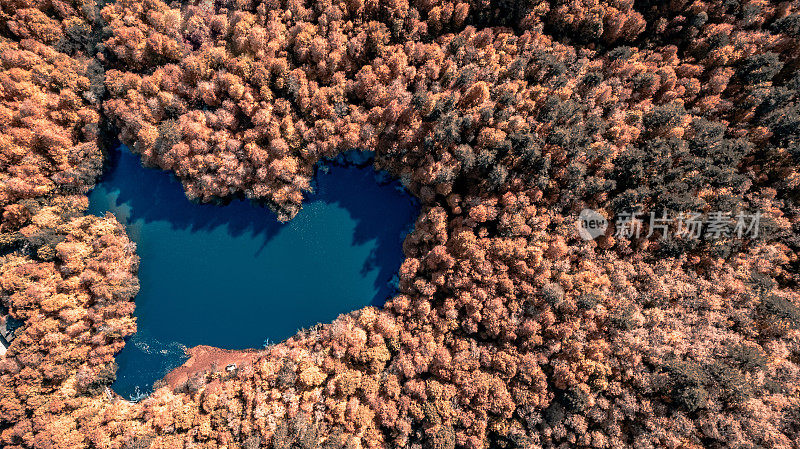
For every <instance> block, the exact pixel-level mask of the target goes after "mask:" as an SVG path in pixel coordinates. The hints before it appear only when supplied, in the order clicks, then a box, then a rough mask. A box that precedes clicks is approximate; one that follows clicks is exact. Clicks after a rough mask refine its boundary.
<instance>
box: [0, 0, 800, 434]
mask: <svg viewBox="0 0 800 449" xmlns="http://www.w3.org/2000/svg"><path fill="white" fill-rule="evenodd" d="M0 63H2V67H3V70H2V72H0V99H2V101H0V116H2V117H3V118H4V119H5V120H3V122H5V123H8V124H9V125H8V126H6V127H3V129H2V130H0V180H2V182H0V212H1V213H2V215H1V216H0V217H2V218H1V219H2V221H1V222H0V300H1V301H2V302H3V304H4V305H5V306H7V307H8V308H9V310H10V311H11V313H12V315H14V316H15V317H16V318H19V319H22V320H23V321H24V323H25V324H24V325H23V327H22V328H21V329H20V330H19V331H18V334H20V337H19V338H17V340H15V341H14V343H13V344H12V345H11V347H10V348H9V352H8V353H7V355H6V357H5V358H4V359H3V360H2V361H0V373H2V377H0V379H2V380H0V445H2V446H3V447H8V448H22V447H37V448H38V447H41V448H51V447H52V448H55V447H111V448H133V447H137V448H138V447H152V448H162V447H163V448H176V447H229V448H230V447H243V448H256V447H264V446H267V447H275V448H290V447H301V448H315V447H326V448H362V447H410V448H423V447H431V448H437V449H438V448H442V449H449V448H455V447H464V448H470V449H473V448H474V449H478V448H487V447H505V448H514V447H519V448H564V447H595V448H623V447H641V448H657V447H674V448H680V447H691V448H700V447H709V448H723V447H724V448H729V447H739V448H753V447H764V448H786V449H790V448H794V447H796V444H797V443H796V442H797V441H798V440H799V439H800V291H798V281H799V280H800V279H798V276H800V261H798V256H797V254H798V250H800V237H798V235H800V233H799V232H800V216H798V214H800V208H799V207H798V206H799V205H798V199H799V198H800V195H799V194H800V190H799V189H800V173H798V166H799V163H800V142H798V132H800V70H798V69H799V68H800V3H799V2H798V1H797V0H794V1H787V2H781V3H777V2H768V1H765V0H754V1H727V2H704V1H685V0H678V1H673V2H666V3H665V2H648V1H638V2H635V1H626V0H622V1H608V2H605V1H597V0H594V1H593V0H581V1H565V0H556V1H552V2H548V1H543V0H541V1H536V0H533V1H506V2H502V1H499V2H484V1H474V0H463V1H452V0H443V1H436V0H419V1H413V2H410V3H409V2H408V1H406V0H394V1H372V2H364V1H363V0H347V1H341V2H331V1H329V0H327V1H313V2H312V1H304V0H286V1H283V0H266V1H257V0H223V1H219V0H217V1H214V0H192V1H186V2H173V3H170V4H167V3H165V2H163V1H161V0H145V1H134V0H118V1H113V2H101V3H99V4H98V3H95V2H94V1H78V0H72V1H53V0H48V1H36V0H29V1H25V0H2V1H0ZM115 135H118V136H119V138H120V139H121V140H122V141H123V142H124V143H126V144H127V145H128V146H129V147H130V148H131V149H132V150H133V151H134V152H136V153H137V154H139V155H141V157H142V161H143V163H145V164H147V165H151V166H158V167H161V168H163V169H165V170H170V171H172V172H174V173H175V174H176V175H177V176H178V178H179V179H180V180H181V181H182V182H183V185H184V187H185V190H186V193H187V196H188V197H189V198H191V199H196V200H199V201H212V200H215V199H220V198H225V197H228V196H231V195H234V194H242V195H244V196H246V197H248V198H251V199H253V200H256V201H259V202H264V203H266V204H268V205H269V206H270V207H271V208H272V209H273V210H274V211H275V213H276V214H277V216H278V218H279V219H281V220H289V219H291V218H292V217H293V216H294V215H295V214H296V213H297V212H298V211H299V210H300V208H301V207H302V202H303V196H304V194H305V193H306V192H308V191H309V190H310V185H311V183H310V181H311V178H312V177H313V175H314V169H315V166H316V164H317V162H319V161H320V160H322V159H324V158H329V157H333V156H335V155H336V154H338V153H340V152H343V151H346V150H350V149H354V148H355V149H367V150H373V151H375V153H376V159H375V168H376V169H385V170H388V171H389V172H390V173H392V174H393V175H394V176H396V177H398V178H399V179H401V180H402V182H403V183H404V185H405V186H406V187H407V188H408V190H409V191H410V192H411V193H412V194H413V195H415V196H417V197H419V199H420V201H421V203H422V213H421V215H420V217H419V218H418V220H417V222H416V226H415V229H414V231H413V232H412V233H411V234H409V236H408V237H407V238H406V240H405V242H404V248H403V249H404V252H405V255H406V260H405V262H404V263H403V265H402V267H401V268H400V272H399V273H398V276H399V279H400V287H399V292H398V294H397V295H396V296H394V297H393V298H391V299H390V300H389V301H388V302H387V304H386V305H385V307H383V308H382V309H375V308H366V309H362V310H359V311H354V312H353V313H351V314H349V315H344V316H341V317H339V318H338V319H337V320H335V321H334V322H332V323H329V324H324V325H321V326H319V327H317V328H315V329H314V330H312V331H308V332H303V333H300V334H298V335H297V336H295V337H293V338H291V339H289V340H287V341H285V342H282V343H280V344H278V345H275V346H273V347H271V348H270V349H269V351H268V352H267V353H266V354H265V355H264V356H263V357H262V358H260V359H259V360H258V361H257V362H256V363H255V364H253V365H252V366H250V365H248V366H246V367H243V368H242V369H240V370H239V371H238V372H236V373H235V374H223V373H214V372H210V373H200V374H198V376H196V377H194V378H192V379H190V380H189V381H188V382H187V383H186V385H185V386H182V387H181V388H177V389H174V390H173V389H171V388H169V387H166V386H165V387H161V388H158V389H157V390H156V391H155V392H154V393H153V394H152V395H151V396H150V398H148V399H147V400H145V401H142V402H140V403H137V404H129V403H127V402H125V401H115V400H109V399H108V397H107V396H106V395H105V394H104V387H105V386H106V385H108V384H109V383H110V382H111V380H113V378H114V372H115V367H114V364H113V355H114V354H115V353H116V352H118V351H119V349H121V347H122V345H123V344H124V340H123V339H124V337H125V336H127V335H130V334H131V333H133V332H134V331H135V322H134V320H133V318H132V311H133V297H134V295H135V293H136V291H137V290H138V284H137V281H136V267H137V264H138V259H137V258H136V254H135V245H133V244H132V243H131V242H130V240H129V239H128V238H127V236H126V235H125V233H124V228H123V227H122V226H121V225H120V224H119V223H117V222H116V220H115V219H114V217H113V216H110V215H109V216H106V217H104V218H98V217H91V216H85V209H86V207H87V205H86V204H87V202H86V196H85V193H86V192H87V190H88V189H89V188H90V187H91V186H92V185H93V184H94V182H95V181H96V178H97V176H98V175H99V173H100V172H101V171H102V162H103V154H102V151H103V149H104V145H105V142H107V141H108V140H110V139H111V138H113V137H114V136H115ZM585 208H591V209H593V210H596V211H598V212H599V213H601V214H603V215H605V216H606V217H608V218H609V219H610V225H611V229H609V230H608V232H607V233H606V235H604V236H602V237H600V238H598V239H596V240H594V241H585V240H582V239H581V237H580V236H579V234H578V232H577V229H576V226H575V222H576V220H577V217H578V213H579V212H580V211H581V210H583V209H585ZM631 211H643V212H644V213H645V219H644V220H643V221H644V222H643V223H642V226H643V232H641V235H639V236H634V237H630V238H627V237H624V236H615V231H616V229H615V224H616V223H615V220H614V217H617V216H619V215H621V214H624V213H626V212H631ZM649 212H656V213H658V214H659V215H660V214H661V213H662V212H667V213H668V214H670V215H671V216H675V215H676V214H679V213H700V214H701V215H704V216H708V215H709V214H712V213H715V212H723V213H730V214H731V216H735V215H737V214H739V213H747V214H753V213H760V214H762V218H761V222H760V228H759V234H758V236H757V237H755V238H751V237H753V236H752V235H748V236H745V237H746V238H741V237H740V236H738V235H736V234H735V233H733V232H730V233H728V235H720V236H717V237H719V238H713V239H712V238H706V237H703V236H701V238H697V239H695V238H690V237H688V236H683V237H681V236H675V235H674V233H670V234H671V238H669V239H665V238H664V237H666V236H665V235H664V234H666V233H667V232H665V231H664V230H661V231H660V232H653V233H651V232H648V231H649V229H648V223H647V219H646V216H647V213H649ZM673 226H674V224H673ZM672 230H673V231H674V230H675V229H672Z"/></svg>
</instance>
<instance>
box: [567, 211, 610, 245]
mask: <svg viewBox="0 0 800 449" xmlns="http://www.w3.org/2000/svg"><path fill="white" fill-rule="evenodd" d="M575 225H576V226H577V228H578V234H580V235H581V238H582V239H584V240H594V239H596V238H597V237H600V236H601V235H603V234H605V233H606V229H608V221H607V220H606V217H604V216H602V215H600V214H599V213H597V212H595V211H593V210H591V209H584V210H582V211H581V213H580V215H578V222H577V223H576V224H575Z"/></svg>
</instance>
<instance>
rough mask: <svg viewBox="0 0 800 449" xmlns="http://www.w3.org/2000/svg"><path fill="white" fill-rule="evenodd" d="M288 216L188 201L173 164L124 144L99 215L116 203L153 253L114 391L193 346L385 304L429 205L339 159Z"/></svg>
mask: <svg viewBox="0 0 800 449" xmlns="http://www.w3.org/2000/svg"><path fill="white" fill-rule="evenodd" d="M314 184H315V186H314V188H315V192H314V193H313V194H310V195H308V197H307V200H306V203H305V204H304V206H303V209H302V210H301V211H300V213H299V214H297V216H296V217H295V218H294V219H292V220H291V221H290V222H288V223H280V222H278V221H277V219H276V217H275V215H274V214H273V213H272V212H271V211H270V210H269V209H267V208H265V207H262V206H259V205H254V204H251V203H250V202H248V201H244V200H233V201H232V202H231V203H230V204H228V205H224V206H219V205H211V204H197V203H194V202H191V201H189V200H187V199H186V197H185V196H184V193H183V189H182V188H181V185H180V183H179V182H178V181H177V180H176V179H175V178H174V177H173V176H172V175H170V174H168V173H167V172H164V171H160V170H155V169H150V168H143V167H142V166H141V163H140V160H139V158H138V156H136V155H133V154H132V153H130V152H129V151H128V150H127V149H126V148H125V147H124V146H122V147H120V149H119V150H118V151H114V152H113V153H112V155H111V160H110V162H109V164H108V167H107V168H106V174H105V175H104V177H103V179H102V180H101V182H100V184H98V186H97V187H96V188H95V189H94V190H93V191H92V192H91V193H90V195H89V212H90V213H92V214H95V215H103V214H105V213H106V212H107V211H110V212H112V213H113V214H114V215H115V216H116V217H117V218H118V219H119V220H120V221H121V222H122V223H124V224H125V225H126V229H127V232H128V235H130V237H131V238H132V239H133V240H134V241H135V242H136V244H137V253H138V254H139V257H140V258H141V262H140V266H139V281H140V284H141V288H140V291H139V294H138V295H137V296H136V299H135V301H136V311H135V312H134V315H135V316H136V318H137V326H138V331H137V332H136V334H134V335H133V336H131V337H130V338H129V339H128V342H127V344H126V345H125V348H124V349H123V350H122V351H121V352H120V353H119V355H118V356H117V358H116V360H117V363H118V365H119V370H118V372H117V380H116V382H115V383H114V384H113V385H112V388H113V389H114V391H116V392H117V393H119V394H120V395H122V396H123V397H131V396H137V395H138V394H139V393H142V394H146V393H147V392H148V391H150V390H151V388H152V384H153V382H155V381H156V380H158V379H160V378H161V377H163V376H164V375H165V374H166V373H167V372H168V371H170V370H171V369H173V368H175V367H177V366H179V365H180V364H182V363H183V362H184V361H185V354H184V349H185V348H186V347H191V346H195V345H200V344H205V345H212V346H217V347H221V348H227V349H244V348H258V347H262V346H263V345H264V343H265V341H269V342H272V343H274V342H278V341H281V340H283V339H285V338H287V337H290V336H292V335H294V334H295V333H296V332H297V330H299V329H301V328H307V327H310V326H313V325H314V324H316V323H319V322H329V321H331V320H333V319H334V318H336V317H337V316H338V315H339V314H342V313H347V312H349V311H352V310H355V309H358V308H361V307H364V306H366V305H370V304H372V305H381V304H383V302H384V301H385V300H386V298H387V297H388V296H390V295H391V294H392V293H393V291H394V287H393V285H392V283H393V278H394V279H396V278H395V275H396V273H397V271H398V268H399V267H400V264H401V262H402V260H403V254H402V240H403V238H404V237H405V235H406V234H407V232H408V231H409V230H410V227H411V226H412V225H413V222H414V220H415V218H416V216H417V214H418V212H419V208H418V205H417V203H416V201H415V200H414V199H413V198H412V197H411V196H410V195H408V193H406V192H405V191H404V190H403V189H402V187H400V185H399V184H398V183H397V182H389V181H388V180H387V179H386V176H385V174H382V173H377V172H375V171H374V170H373V169H372V168H371V167H370V166H367V167H357V166H353V165H352V164H344V165H342V164H341V163H335V162H332V163H328V164H327V165H326V166H325V167H324V168H323V169H320V170H318V174H317V176H316V178H315V180H314Z"/></svg>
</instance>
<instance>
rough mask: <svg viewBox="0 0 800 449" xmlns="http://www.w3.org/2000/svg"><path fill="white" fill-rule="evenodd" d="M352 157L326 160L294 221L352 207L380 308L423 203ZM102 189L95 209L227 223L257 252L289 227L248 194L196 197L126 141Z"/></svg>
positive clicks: (180, 223) (113, 156) (122, 216)
mask: <svg viewBox="0 0 800 449" xmlns="http://www.w3.org/2000/svg"><path fill="white" fill-rule="evenodd" d="M346 160H347V158H338V159H337V160H335V161H327V162H325V163H324V164H322V165H321V168H320V169H318V170H317V174H316V175H315V177H314V180H313V183H312V185H313V190H314V191H313V192H312V193H310V194H307V195H306V198H305V199H304V209H303V210H301V211H300V212H299V214H298V216H297V217H296V218H295V220H298V219H302V215H303V214H304V212H307V210H306V207H307V206H308V205H310V204H313V203H315V202H321V203H324V204H332V205H336V206H339V207H341V208H343V209H345V210H346V211H347V212H348V214H349V215H350V217H351V218H352V219H353V221H354V223H355V230H354V233H353V242H352V244H353V245H363V244H371V245H372V248H371V253H370V255H369V257H368V258H367V260H366V261H365V262H364V264H363V266H362V269H361V275H362V276H366V275H367V274H368V273H370V272H373V270H378V273H377V277H376V278H375V285H374V287H375V295H374V296H373V298H371V299H370V302H369V304H370V305H374V306H377V307H380V306H382V305H383V303H384V302H385V301H386V299H387V298H388V297H389V296H391V295H392V294H393V293H394V292H395V288H394V287H393V286H392V285H391V282H390V281H391V280H392V279H393V277H395V276H396V274H397V271H398V269H399V267H400V264H401V263H402V261H403V258H404V256H403V252H402V241H403V239H404V238H405V236H406V234H407V233H408V231H409V230H410V229H411V226H413V224H414V221H415V219H416V217H417V216H418V214H419V203H418V201H417V200H416V198H414V197H413V196H411V195H410V194H409V193H408V192H407V191H405V190H404V189H403V188H402V187H401V185H400V183H399V182H398V181H396V180H390V178H389V177H388V175H387V174H386V173H381V172H376V171H375V170H373V169H372V167H371V160H364V159H363V158H362V160H360V161H358V163H357V164H354V163H351V162H347V161H346ZM98 188H99V189H103V192H102V193H104V194H105V195H106V198H105V199H103V200H102V201H100V202H99V203H98V202H97V201H92V202H91V203H90V208H89V212H90V213H93V214H95V215H103V214H104V213H105V212H106V211H107V210H110V211H112V212H113V213H114V214H115V215H116V216H117V218H118V219H119V220H120V221H121V222H123V223H125V224H126V225H131V224H134V223H136V222H138V221H140V220H141V221H143V222H145V223H149V222H155V221H162V222H167V223H169V225H170V226H171V227H172V228H173V229H180V230H188V231H191V232H198V231H204V232H210V231H213V230H216V229H219V228H224V229H225V231H226V232H227V233H228V234H229V235H230V236H232V237H239V236H242V235H245V234H248V235H249V236H252V238H253V239H254V240H256V241H258V242H259V243H260V249H259V250H258V252H257V254H258V253H260V252H261V250H263V249H264V248H266V247H267V245H268V243H269V242H270V240H272V239H273V238H274V237H275V236H277V235H278V233H280V232H281V230H283V229H284V228H285V227H286V226H288V223H281V222H279V221H278V220H277V218H276V215H275V214H274V213H273V212H272V211H271V210H269V209H268V208H266V207H264V206H261V205H258V204H255V203H252V202H250V201H248V200H245V199H242V198H232V199H229V200H227V201H226V202H225V203H226V204H201V203H198V202H195V201H190V200H188V199H187V198H186V196H185V193H184V191H183V187H182V185H181V183H180V181H178V179H177V178H176V177H175V176H174V175H172V174H171V173H168V172H166V171H163V170H160V169H155V168H145V167H142V165H141V159H140V158H139V156H138V155H135V154H133V153H131V152H130V151H129V150H128V149H127V148H126V147H124V146H123V145H120V146H119V147H118V148H117V149H115V150H114V151H112V152H111V153H110V154H109V155H108V160H107V163H106V167H105V174H104V176H103V178H102V179H101V180H100V183H99V184H98ZM93 193H94V192H93ZM109 202H110V203H111V204H109ZM102 203H105V204H102ZM290 223H291V222H290ZM309 231H310V232H314V229H313V228H311V229H309ZM129 232H131V233H132V234H135V229H130V228H129ZM132 237H134V239H135V238H136V236H135V235H132ZM331 263H336V261H333V260H332V261H331Z"/></svg>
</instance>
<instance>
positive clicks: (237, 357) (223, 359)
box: [164, 345, 266, 388]
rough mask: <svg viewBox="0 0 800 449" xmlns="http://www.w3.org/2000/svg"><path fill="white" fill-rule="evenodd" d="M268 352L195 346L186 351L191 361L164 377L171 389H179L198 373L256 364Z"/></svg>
mask: <svg viewBox="0 0 800 449" xmlns="http://www.w3.org/2000/svg"><path fill="white" fill-rule="evenodd" d="M265 352H266V351H263V350H261V351H259V350H252V349H250V350H229V349H220V348H215V347H213V346H203V345H201V346H195V347H193V348H189V349H187V350H186V353H187V354H188V355H189V360H187V361H186V363H184V364H183V365H181V366H179V367H177V368H175V369H174V370H172V371H170V372H169V373H168V374H167V375H166V376H164V381H166V382H167V384H168V385H169V386H170V387H171V388H177V387H178V386H180V385H182V384H183V383H184V382H186V381H187V380H188V379H189V378H190V377H192V376H193V375H194V374H196V373H200V372H203V371H224V370H225V367H226V366H227V365H230V364H231V363H235V364H236V366H237V367H238V368H241V367H243V366H245V365H249V364H252V363H254V362H255V361H256V360H258V358H259V357H260V356H262V355H263V354H265Z"/></svg>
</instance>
